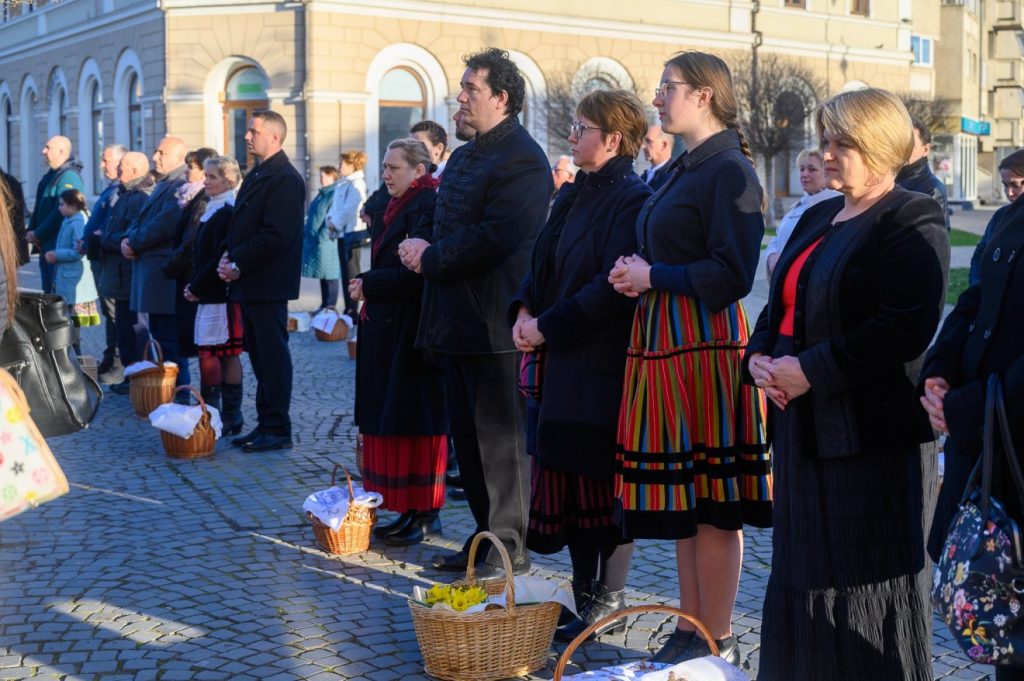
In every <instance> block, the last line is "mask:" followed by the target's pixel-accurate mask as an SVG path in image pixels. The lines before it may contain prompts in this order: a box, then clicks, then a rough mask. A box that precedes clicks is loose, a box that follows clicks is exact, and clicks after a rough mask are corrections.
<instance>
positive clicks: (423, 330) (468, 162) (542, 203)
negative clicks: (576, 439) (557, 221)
mask: <svg viewBox="0 0 1024 681" xmlns="http://www.w3.org/2000/svg"><path fill="white" fill-rule="evenodd" d="M465 61H466V67H467V68H466V71H465V73H464V74H463V76H462V92H461V94H459V97H458V101H459V112H458V113H457V114H456V122H457V126H458V130H457V134H458V136H459V138H460V139H470V142H469V143H468V144H466V145H464V146H462V147H460V148H459V149H456V150H455V152H454V153H453V154H452V157H451V158H450V159H449V161H448V165H447V166H446V167H445V171H444V175H442V179H441V186H440V189H439V191H438V196H437V203H436V207H435V212H434V233H433V238H432V239H431V243H428V242H427V241H425V240H422V239H408V240H406V241H404V242H402V244H401V245H400V246H399V255H401V256H402V262H403V264H405V266H406V267H408V268H409V269H411V270H413V271H416V272H421V273H422V274H423V276H424V279H425V282H426V283H425V289H424V295H423V313H422V317H421V319H420V327H419V332H418V334H417V345H418V346H419V347H421V348H423V349H425V350H428V351H431V352H434V353H437V354H438V355H439V356H441V357H443V358H444V361H445V363H446V368H445V372H446V377H445V381H446V387H447V397H448V404H449V414H450V420H451V428H452V437H453V438H454V440H455V453H456V456H457V457H458V460H459V470H460V471H461V472H462V482H463V486H464V489H465V491H466V497H467V499H468V501H469V507H470V510H471V511H472V512H473V518H474V520H475V521H476V525H477V527H476V531H477V532H480V531H483V530H488V531H490V532H493V533H494V534H496V535H497V536H498V537H499V538H500V539H501V541H502V542H503V543H504V544H505V547H506V549H507V550H508V553H509V555H510V556H511V557H512V560H513V564H514V567H515V569H516V571H517V572H518V571H522V570H525V569H526V568H527V567H529V564H530V558H529V554H528V553H527V551H526V547H525V541H524V540H525V534H526V526H527V507H528V504H529V496H530V481H529V475H530V470H529V466H530V464H529V458H528V457H527V456H526V455H525V443H524V438H523V424H524V414H523V411H524V404H523V401H522V399H521V397H520V396H519V394H518V393H517V391H516V379H517V376H518V366H519V356H518V355H517V354H516V352H515V348H514V347H513V345H512V335H511V334H510V333H509V328H508V323H507V322H506V319H505V310H506V307H507V305H508V303H509V301H510V300H511V299H512V296H513V295H514V294H515V292H516V290H517V289H518V288H519V283H520V282H521V281H522V279H523V275H525V274H526V271H527V269H528V268H529V264H530V253H531V251H532V249H533V241H534V239H535V238H536V235H537V233H538V231H539V230H540V228H541V227H542V226H543V224H544V220H545V218H546V216H547V209H548V198H549V197H550V196H551V192H552V190H553V183H552V179H551V170H550V169H549V167H548V162H547V158H546V156H545V155H544V152H543V151H542V150H541V148H540V147H539V146H538V145H537V143H536V142H535V141H534V140H533V139H532V138H531V137H530V135H529V133H528V132H526V130H525V129H524V128H523V127H522V125H520V124H519V119H518V116H517V114H518V113H519V112H520V111H521V110H522V106H523V96H524V92H525V84H524V81H523V77H522V76H521V75H520V73H519V70H518V69H517V68H516V65H515V63H513V62H512V61H511V60H510V59H509V57H508V53H507V52H504V51H503V50H499V49H497V48H489V49H487V50H484V51H482V52H479V53H477V54H473V55H470V56H468V57H467V58H466V60H465ZM471 539H472V538H470V539H467V541H466V544H464V546H463V549H462V551H460V552H459V553H457V554H455V555H454V556H450V555H449V556H436V557H435V558H434V562H433V564H434V566H435V567H437V568H438V569H442V570H464V569H465V567H466V561H467V553H468V551H467V549H468V547H469V542H470V540H471ZM482 553H483V552H480V553H478V554H477V555H478V557H479V556H481V555H482ZM486 560H487V562H488V563H489V564H491V565H492V566H494V565H500V562H498V558H497V554H496V552H495V551H493V550H492V551H491V552H490V555H489V557H487V559H486Z"/></svg>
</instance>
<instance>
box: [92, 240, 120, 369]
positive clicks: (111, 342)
mask: <svg viewBox="0 0 1024 681" xmlns="http://www.w3.org/2000/svg"><path fill="white" fill-rule="evenodd" d="M89 269H90V270H92V280H93V282H95V284H96V288H97V290H98V289H99V287H100V277H101V276H102V273H103V266H102V262H101V261H100V260H90V261H89ZM97 302H98V303H99V308H100V314H102V315H103V330H104V331H105V332H106V334H107V346H106V347H105V348H104V349H103V359H107V358H110V359H113V358H114V355H116V354H117V325H116V322H115V321H114V320H115V316H116V312H115V310H114V299H113V298H104V297H103V296H100V299H99V301H97Z"/></svg>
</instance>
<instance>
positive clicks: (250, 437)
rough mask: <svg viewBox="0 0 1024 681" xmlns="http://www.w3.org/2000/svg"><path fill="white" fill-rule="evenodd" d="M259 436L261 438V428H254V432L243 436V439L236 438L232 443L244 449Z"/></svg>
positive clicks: (251, 431)
mask: <svg viewBox="0 0 1024 681" xmlns="http://www.w3.org/2000/svg"><path fill="white" fill-rule="evenodd" d="M259 436H260V429H259V428H253V429H252V430H250V431H249V432H248V433H246V434H245V435H242V436H241V437H236V438H235V439H234V440H232V441H231V444H233V445H235V446H236V447H244V446H246V445H247V444H249V443H250V442H252V441H253V440H255V439H256V438H258V437H259Z"/></svg>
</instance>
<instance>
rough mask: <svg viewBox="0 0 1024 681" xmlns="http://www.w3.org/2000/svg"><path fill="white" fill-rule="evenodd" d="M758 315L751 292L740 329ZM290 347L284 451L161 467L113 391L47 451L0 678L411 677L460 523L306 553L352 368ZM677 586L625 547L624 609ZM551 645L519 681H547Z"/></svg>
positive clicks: (21, 542) (456, 516)
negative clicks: (424, 592) (58, 493)
mask: <svg viewBox="0 0 1024 681" xmlns="http://www.w3.org/2000/svg"><path fill="white" fill-rule="evenodd" d="M26 269H28V268H26ZM33 271H34V270H33ZM313 283H314V282H306V284H307V287H306V289H305V290H307V291H310V292H311V291H312V290H313V287H312V286H308V285H309V284H313ZM758 296H760V297H758ZM758 301H763V285H762V284H759V285H758V289H757V290H756V291H755V295H754V296H752V299H751V301H750V303H751V304H750V305H749V308H750V310H751V314H752V315H754V314H756V312H757V311H758V310H759V303H758ZM315 305H316V301H315V300H314V299H310V298H308V297H305V298H304V299H303V300H301V301H299V303H298V307H300V308H301V307H304V308H305V309H309V308H311V307H315ZM83 335H84V346H85V349H84V351H85V352H86V353H90V354H98V350H99V343H100V336H99V332H98V331H97V330H96V329H89V330H86V332H85V333H84V334H83ZM291 347H292V353H293V357H294V361H295V396H294V402H293V406H292V414H293V418H294V420H295V449H293V450H292V451H289V452H284V453H281V452H276V453H269V454H244V453H242V452H241V451H240V450H238V449H235V448H232V447H231V446H230V444H229V443H228V442H226V441H224V442H220V443H219V444H218V446H217V451H216V454H215V455H214V456H212V457H210V458H206V459H200V460H197V461H175V460H171V459H168V458H167V457H166V456H165V455H164V453H163V450H162V447H161V445H160V440H159V437H158V435H157V433H156V431H154V430H153V429H152V428H151V427H150V426H149V424H148V422H147V421H143V420H141V419H137V418H136V417H134V416H133V415H132V411H131V408H130V406H129V403H128V398H127V397H121V396H116V395H108V396H107V397H106V398H105V399H104V401H103V404H102V407H101V409H100V413H99V415H98V417H97V419H96V421H95V422H94V424H93V425H92V426H91V427H90V428H89V429H88V430H85V431H83V432H81V433H78V434H75V435H71V436H65V437H62V438H55V439H53V440H52V442H51V445H52V448H53V450H54V452H55V454H56V455H57V457H58V458H59V459H60V461H61V464H62V465H63V467H64V470H65V471H66V473H67V476H68V479H69V480H70V481H71V492H70V494H68V495H67V496H65V497H64V498H61V499H59V500H56V501H53V502H51V503H48V504H46V505H44V506H42V507H41V508H39V509H35V510H33V511H30V512H28V513H25V514H23V515H21V516H18V517H16V518H14V519H11V520H8V521H6V522H4V523H2V524H0V679H24V678H30V677H31V678H34V679H83V680H85V679H103V680H105V681H114V680H117V679H125V680H127V679H136V680H139V681H142V680H146V679H161V680H163V681H174V680H178V679H197V680H199V681H205V680H210V681H213V680H216V679H232V680H244V679H275V680H279V679H280V680H283V679H311V680H315V681H321V680H327V679H353V680H360V681H362V680H372V681H387V680H388V679H405V680H413V679H426V678H428V677H426V675H425V674H424V673H423V669H422V661H421V657H420V654H419V651H418V648H417V644H416V640H415V634H414V631H413V628H412V624H411V621H410V618H409V610H408V606H407V604H406V597H407V595H408V594H409V593H410V591H411V589H412V587H413V585H415V584H428V583H430V582H431V581H433V580H445V581H448V580H450V579H451V576H450V575H446V574H444V573H438V572H436V571H433V570H432V569H431V568H430V567H429V558H430V556H431V555H432V554H434V553H436V552H438V551H445V550H455V549H457V548H458V547H459V545H460V543H461V541H462V539H463V538H464V537H465V536H466V534H467V533H468V532H469V530H470V528H471V519H470V514H469V512H468V509H467V507H466V504H465V502H449V503H448V505H447V506H446V508H445V509H444V512H443V514H442V517H443V521H444V536H443V538H442V539H439V540H435V541H430V542H428V543H426V544H424V545H421V546H416V547H410V548H404V549H397V548H385V547H384V546H382V545H381V544H379V543H376V542H375V543H374V544H373V545H371V548H370V550H369V551H368V552H367V553H364V554H362V555H358V556H352V557H344V558H336V557H331V556H329V555H327V554H325V553H323V552H321V551H320V550H318V549H317V548H316V547H315V545H314V543H313V541H312V532H311V530H310V527H309V525H308V523H307V522H306V520H305V519H304V517H303V515H302V511H301V505H302V500H303V498H304V497H305V496H306V495H307V494H308V493H310V492H311V491H313V490H315V489H318V488H320V487H323V486H325V484H326V483H327V482H328V481H329V477H330V471H331V465H332V462H339V463H343V464H345V465H347V466H349V468H350V469H353V470H354V466H353V458H354V456H353V437H354V435H355V431H354V429H353V427H352V425H351V416H352V385H353V373H354V363H353V362H352V361H350V360H349V359H347V357H345V347H344V344H341V343H334V344H332V343H318V342H316V341H315V340H314V338H313V337H312V336H311V335H310V334H294V335H293V336H292V346H291ZM193 371H195V366H194V365H193ZM246 372H247V374H246V375H247V384H246V390H247V399H246V404H245V416H246V419H247V421H248V422H249V423H252V422H253V420H254V413H253V399H252V395H253V385H252V382H251V373H250V372H249V371H248V365H246ZM193 375H194V376H195V375H197V374H195V373H194V374H193ZM746 542H747V551H746V555H745V559H744V566H743V576H742V581H741V584H740V590H739V597H738V599H737V602H736V608H735V615H734V627H735V631H736V633H737V634H738V635H739V637H740V642H741V648H742V652H743V659H744V662H743V664H744V666H745V667H746V668H747V669H748V670H749V671H750V672H751V675H752V676H753V673H754V672H756V669H757V664H758V657H759V631H760V610H761V601H762V597H763V592H764V588H765V584H766V582H767V579H768V574H769V571H770V569H771V532H770V531H751V532H748V533H747V535H746ZM567 565H568V558H567V556H566V555H565V554H564V553H563V554H560V555H555V556H537V557H535V558H534V563H533V568H532V571H531V572H532V573H533V574H536V575H542V576H546V577H555V578H566V577H567V576H568V575H567V572H566V567H567ZM675 583H676V581H675V561H674V555H673V550H672V546H671V544H670V543H668V542H654V541H642V542H639V545H638V547H637V552H636V557H635V561H634V566H633V569H632V571H631V574H630V579H629V591H628V594H627V598H628V600H629V602H630V603H631V604H644V603H651V604H655V603H659V604H660V603H673V602H674V601H675V599H676V593H675V590H676V587H675ZM670 626H671V624H670V623H669V620H668V619H667V618H665V617H662V616H654V615H647V616H642V617H640V618H639V619H636V620H633V621H631V622H630V623H629V626H628V627H627V629H626V630H625V632H624V633H623V634H622V635H618V636H608V637H605V638H603V639H602V640H601V641H600V642H598V643H595V644H590V645H588V646H585V647H584V648H583V649H582V653H580V654H578V655H576V656H575V658H576V660H575V661H576V662H578V663H579V664H580V665H581V666H582V667H583V668H594V667H599V666H602V665H603V664H609V663H613V662H615V661H618V660H623V659H631V658H639V657H643V656H645V655H647V654H648V651H649V650H650V649H652V648H657V646H658V637H659V636H660V635H661V634H663V633H667V632H668V630H669V627H670ZM560 650H562V646H560V645H557V646H556V647H555V649H554V650H553V651H552V654H551V661H550V663H549V664H548V666H547V667H546V668H545V669H544V670H542V671H540V672H538V673H537V674H536V675H534V676H532V677H530V678H531V679H550V678H551V677H552V674H553V667H554V661H555V659H556V655H557V653H558V652H559V651H560ZM808 652H809V653H811V652H814V653H815V654H825V655H827V654H828V651H808ZM934 653H935V659H934V668H935V672H936V676H937V677H940V678H950V679H985V678H988V677H987V673H988V672H989V671H990V668H986V667H970V666H968V665H967V664H966V660H965V658H964V657H963V656H962V655H961V654H960V653H959V652H958V651H957V649H956V646H955V644H953V643H951V642H950V641H949V637H948V634H947V633H946V632H945V630H944V629H943V628H941V627H939V626H937V627H936V635H935V645H934Z"/></svg>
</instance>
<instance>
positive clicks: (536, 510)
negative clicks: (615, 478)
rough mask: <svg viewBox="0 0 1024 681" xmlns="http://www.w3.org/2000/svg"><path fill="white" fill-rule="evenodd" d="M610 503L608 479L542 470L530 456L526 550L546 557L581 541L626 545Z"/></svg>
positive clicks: (611, 488) (611, 499) (605, 544)
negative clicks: (528, 523) (528, 524)
mask: <svg viewBox="0 0 1024 681" xmlns="http://www.w3.org/2000/svg"><path fill="white" fill-rule="evenodd" d="M614 502H615V494H614V490H613V483H612V481H611V479H598V478H588V477H586V476H585V475H579V474H578V473H568V472H566V471H560V470H556V469H554V468H545V467H544V466H543V465H542V464H540V463H538V461H537V458H536V457H533V464H532V470H531V474H530V526H529V530H528V531H527V534H526V547H527V548H528V549H530V550H531V551H535V552H536V553H543V554H550V553H558V552H559V551H561V550H562V549H563V548H565V547H566V546H567V545H568V544H569V542H576V541H579V540H581V539H584V538H586V539H588V540H589V541H591V542H594V543H596V544H600V545H604V546H607V545H609V544H611V545H612V546H614V545H615V544H624V543H627V541H628V540H626V539H623V538H622V533H621V532H619V528H618V527H617V526H616V524H615V516H614V513H613V509H614Z"/></svg>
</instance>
